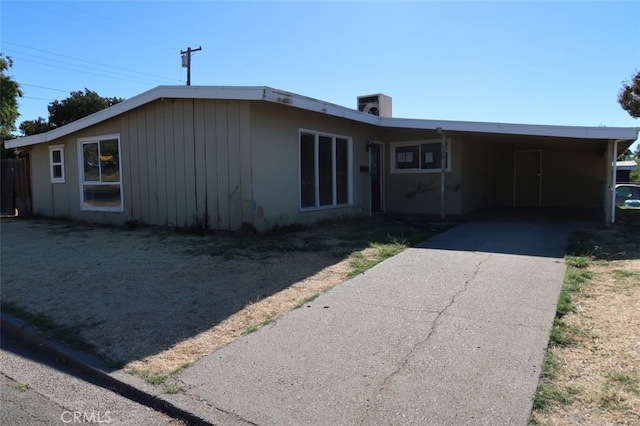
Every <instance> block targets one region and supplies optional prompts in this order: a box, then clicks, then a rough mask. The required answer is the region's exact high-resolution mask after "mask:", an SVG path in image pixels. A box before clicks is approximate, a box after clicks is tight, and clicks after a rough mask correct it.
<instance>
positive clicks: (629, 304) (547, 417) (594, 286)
mask: <svg viewBox="0 0 640 426" xmlns="http://www.w3.org/2000/svg"><path fill="white" fill-rule="evenodd" d="M613 236H615V235H614V234H613V233H611V232H608V233H606V232H601V233H600V234H599V235H598V237H600V238H611V237H613ZM628 241H631V242H630V243H629V244H627V246H626V247H627V249H629V248H631V249H632V251H631V256H624V255H620V254H621V253H622V251H619V252H617V253H615V255H614V256H613V257H616V258H620V257H630V258H629V259H625V260H595V261H592V262H590V263H589V265H588V267H587V269H588V270H589V271H590V272H591V273H592V279H591V280H589V281H588V283H587V284H586V285H583V286H582V287H581V288H580V290H579V291H578V292H576V293H574V294H573V295H572V302H573V305H574V306H575V312H573V313H569V314H567V315H565V316H564V317H563V321H564V322H565V323H566V324H567V326H569V327H572V328H573V329H574V330H577V331H578V332H577V333H574V334H573V335H572V339H573V344H570V345H568V346H565V347H561V346H552V347H550V348H549V352H550V355H551V357H552V359H553V360H555V362H556V363H557V366H556V369H555V377H554V378H553V380H552V384H553V386H554V387H555V389H557V390H558V392H559V393H560V395H561V397H560V398H558V399H556V400H555V401H553V402H551V403H550V404H549V406H548V407H547V408H546V409H544V410H534V412H533V415H532V423H533V424H541V425H598V426H601V425H638V424H640V259H638V252H639V251H640V243H639V242H638V239H637V238H635V239H634V238H631V239H630V240H628ZM626 253H627V254H629V252H628V251H627V252H626Z"/></svg>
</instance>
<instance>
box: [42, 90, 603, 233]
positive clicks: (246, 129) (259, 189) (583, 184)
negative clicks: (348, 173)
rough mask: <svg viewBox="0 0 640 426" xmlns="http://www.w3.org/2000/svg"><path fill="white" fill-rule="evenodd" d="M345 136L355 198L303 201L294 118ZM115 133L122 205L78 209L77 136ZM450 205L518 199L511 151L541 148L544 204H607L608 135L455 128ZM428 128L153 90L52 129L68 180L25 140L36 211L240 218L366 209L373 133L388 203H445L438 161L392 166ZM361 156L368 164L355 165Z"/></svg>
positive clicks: (284, 220) (196, 220)
mask: <svg viewBox="0 0 640 426" xmlns="http://www.w3.org/2000/svg"><path fill="white" fill-rule="evenodd" d="M301 129H304V130H308V131H312V132H319V133H326V134H331V135H336V136H343V137H347V138H351V139H352V164H351V166H352V171H353V174H352V203H351V204H350V205H348V206H341V207H337V208H321V209H306V210H303V209H301V208H300V177H299V167H300V166H299V164H300V152H299V149H300V148H299V134H300V130H301ZM108 134H119V135H120V148H121V164H122V185H123V186H122V188H123V195H124V211H123V212H95V211H82V210H81V209H80V182H79V179H80V178H79V171H78V168H79V161H78V139H79V138H84V137H93V136H101V135H108ZM446 137H447V138H448V139H449V140H450V150H451V151H450V156H451V169H450V171H448V172H447V173H446V191H447V193H446V213H447V214H448V215H457V214H465V213H469V212H473V211H477V210H481V209H483V208H486V207H492V206H498V207H500V206H502V207H511V206H513V191H514V189H513V185H514V183H513V180H514V177H513V176H514V174H513V173H514V152H515V151H516V150H520V149H523V150H526V149H529V150H531V149H535V150H540V151H541V152H542V174H541V178H542V206H543V207H577V208H594V209H595V208H598V209H600V210H601V211H603V210H604V208H605V207H604V203H603V194H606V182H607V176H606V148H607V141H584V140H581V141H578V140H565V139H560V138H557V139H553V140H549V139H544V138H532V137H528V138H526V137H525V138H517V137H514V138H509V137H506V136H502V137H500V138H499V140H497V139H491V138H489V137H483V138H479V137H478V135H470V134H464V133H450V134H447V135H446ZM439 138H440V135H438V134H437V133H436V132H435V131H429V130H414V129H385V128H380V127H377V126H373V125H367V124H363V123H358V122H354V121H351V120H347V119H344V118H340V117H333V116H329V115H324V114H319V113H313V112H310V111H305V110H300V109H297V108H293V107H290V106H286V105H278V104H272V103H265V102H251V101H223V100H220V101H218V100H191V99H189V100H181V99H175V100H174V99H164V100H157V101H155V102H152V103H150V104H147V105H144V106H142V107H140V108H137V109H134V110H132V111H130V112H127V113H125V114H122V115H120V116H118V117H114V118H112V119H109V120H107V121H105V122H103V123H100V124H98V125H95V126H91V127H89V128H87V129H84V130H82V131H78V132H76V133H73V134H71V135H68V136H66V137H63V138H60V139H58V140H55V141H52V142H51V145H59V144H64V155H65V177H66V182H65V183H60V184H52V183H51V182H50V176H49V158H48V157H49V150H48V145H47V144H40V145H36V146H34V147H32V149H31V156H30V158H31V162H32V177H33V181H32V187H33V197H32V205H33V209H34V213H36V214H40V215H44V216H54V217H65V218H72V219H79V220H84V221H89V222H101V223H113V224H123V223H125V222H127V221H134V220H135V221H139V222H141V223H144V224H153V225H162V226H177V227H188V226H195V225H200V226H202V225H203V224H205V223H206V224H207V226H208V227H209V228H212V229H238V228H240V227H241V225H242V224H243V223H249V224H252V225H253V226H255V227H256V228H258V229H268V228H271V227H273V226H274V225H285V224H292V223H307V224H309V223H314V222H316V221H319V220H324V219H331V218H336V217H342V216H354V215H355V216H358V215H369V214H370V200H369V198H370V176H369V173H368V170H367V168H368V166H369V153H368V152H367V150H366V144H367V141H369V140H375V141H377V142H380V143H383V151H384V155H383V157H384V158H383V169H384V171H383V179H384V183H383V186H384V194H383V200H384V211H385V212H388V213H409V214H434V215H437V214H439V213H440V173H439V172H435V173H433V172H432V173H392V172H391V162H392V161H393V158H392V155H391V154H392V151H391V147H392V144H393V143H394V142H406V141H424V140H429V141H433V140H438V139H439ZM361 167H362V168H363V171H361V170H360V169H361Z"/></svg>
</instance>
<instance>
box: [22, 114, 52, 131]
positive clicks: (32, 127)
mask: <svg viewBox="0 0 640 426" xmlns="http://www.w3.org/2000/svg"><path fill="white" fill-rule="evenodd" d="M54 128H55V126H54V125H53V124H51V123H49V121H47V120H46V119H44V118H42V117H38V119H37V120H25V121H23V122H22V123H20V132H21V133H22V135H23V136H31V135H37V134H38V133H45V132H48V131H49V130H52V129H54Z"/></svg>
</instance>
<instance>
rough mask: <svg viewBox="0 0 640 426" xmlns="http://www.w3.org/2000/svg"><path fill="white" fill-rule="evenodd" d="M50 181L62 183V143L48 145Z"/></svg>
mask: <svg viewBox="0 0 640 426" xmlns="http://www.w3.org/2000/svg"><path fill="white" fill-rule="evenodd" d="M49 170H50V172H51V183H64V145H51V146H49Z"/></svg>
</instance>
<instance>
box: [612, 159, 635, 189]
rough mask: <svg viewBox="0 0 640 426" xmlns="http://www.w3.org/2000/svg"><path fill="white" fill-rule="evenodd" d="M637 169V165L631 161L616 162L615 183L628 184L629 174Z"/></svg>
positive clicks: (629, 180)
mask: <svg viewBox="0 0 640 426" xmlns="http://www.w3.org/2000/svg"><path fill="white" fill-rule="evenodd" d="M637 168H638V164H637V163H636V162H635V161H633V160H629V161H616V183H630V182H631V178H630V177H629V176H630V175H631V172H632V171H633V170H636V169H637Z"/></svg>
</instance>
